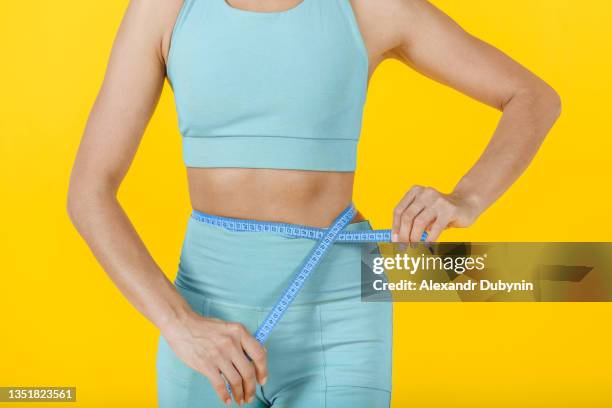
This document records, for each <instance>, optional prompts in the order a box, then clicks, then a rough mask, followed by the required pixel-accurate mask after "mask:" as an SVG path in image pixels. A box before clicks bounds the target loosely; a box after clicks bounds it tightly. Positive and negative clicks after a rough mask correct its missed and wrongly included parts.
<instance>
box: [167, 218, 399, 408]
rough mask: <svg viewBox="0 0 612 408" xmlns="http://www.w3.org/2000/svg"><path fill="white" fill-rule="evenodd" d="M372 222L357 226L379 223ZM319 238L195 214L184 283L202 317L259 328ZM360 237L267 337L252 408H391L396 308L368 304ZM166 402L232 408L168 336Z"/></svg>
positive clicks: (312, 281) (336, 251)
mask: <svg viewBox="0 0 612 408" xmlns="http://www.w3.org/2000/svg"><path fill="white" fill-rule="evenodd" d="M369 229H371V227H370V225H369V223H368V222H367V221H364V222H359V223H355V224H350V225H349V226H348V227H347V228H346V230H347V231H358V230H369ZM315 244H316V242H315V241H312V240H309V239H304V238H288V237H284V236H282V235H277V234H275V233H267V232H233V231H229V230H226V229H223V228H222V227H217V226H212V225H208V224H204V223H201V222H198V221H196V220H194V219H190V220H189V224H188V226H187V233H186V236H185V241H184V243H183V249H182V253H181V259H180V265H179V273H178V275H177V278H176V280H175V284H176V287H177V289H178V290H179V292H180V293H181V294H182V296H183V297H184V298H185V299H186V300H187V302H188V303H189V304H190V305H191V307H192V308H193V309H194V310H195V311H196V312H198V313H200V314H201V315H202V316H206V317H213V318H218V319H222V320H226V321H233V322H240V323H242V324H243V325H245V326H246V327H247V329H248V330H249V331H251V332H254V331H255V330H256V329H257V327H258V326H259V324H260V323H261V322H262V320H263V319H264V318H265V317H266V315H267V312H268V311H269V310H270V308H271V307H272V306H273V304H274V302H275V301H276V299H277V298H278V296H279V294H280V293H282V291H283V289H284V288H285V287H286V286H287V285H288V284H289V283H290V282H291V279H292V277H293V274H294V272H295V270H296V269H297V268H298V267H299V266H300V264H301V262H302V260H303V259H304V258H305V257H306V256H307V255H308V252H309V251H310V249H311V248H312V247H313V246H314V245H315ZM361 250H362V246H361V245H360V244H335V245H334V246H333V247H332V248H331V249H330V251H329V253H328V254H327V255H326V257H325V259H324V260H323V262H322V263H321V265H320V266H319V267H318V268H317V270H316V271H315V272H314V273H313V275H312V276H311V277H310V278H309V280H308V281H307V282H306V284H305V285H304V287H303V289H302V291H301V292H300V294H299V295H298V296H297V298H296V300H295V302H294V303H293V304H292V305H291V307H290V308H289V310H288V311H287V313H286V314H285V316H284V317H283V319H282V320H281V321H280V323H279V324H278V326H276V328H275V329H274V331H273V332H272V334H271V336H270V338H269V340H268V341H267V343H266V348H267V350H268V369H269V374H268V381H267V382H266V384H265V386H263V387H262V386H258V387H257V398H256V399H255V401H254V402H253V403H251V404H245V405H243V406H244V407H257V408H259V407H274V408H324V407H329V408H349V407H351V408H360V407H363V408H379V407H380V408H382V407H385V408H388V407H389V404H390V398H391V335H392V305H391V303H389V302H372V303H370V302H362V301H361ZM157 379H158V400H159V407H160V408H195V407H198V408H215V407H225V405H224V404H223V403H222V402H221V400H220V399H219V398H218V396H217V394H216V393H215V391H214V389H213V388H212V386H211V385H210V383H209V382H208V380H207V379H206V377H204V376H203V375H201V374H200V373H198V372H196V371H194V370H192V369H191V368H189V367H188V366H187V365H185V364H184V363H183V362H182V361H181V360H180V359H179V358H178V357H177V356H176V355H175V354H174V352H173V351H172V350H171V349H170V347H169V346H168V344H167V342H166V341H165V339H164V338H163V337H160V339H159V348H158V356H157Z"/></svg>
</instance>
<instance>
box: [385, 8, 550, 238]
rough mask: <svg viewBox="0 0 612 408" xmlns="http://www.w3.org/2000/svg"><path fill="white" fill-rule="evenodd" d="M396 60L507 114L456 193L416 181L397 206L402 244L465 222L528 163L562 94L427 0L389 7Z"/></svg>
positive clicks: (396, 234) (397, 232)
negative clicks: (423, 233)
mask: <svg viewBox="0 0 612 408" xmlns="http://www.w3.org/2000/svg"><path fill="white" fill-rule="evenodd" d="M384 13H385V14H386V16H387V17H386V18H385V19H386V20H387V24H388V25H387V27H388V30H389V31H390V32H391V36H392V44H393V46H392V47H389V49H388V51H387V53H386V57H391V58H396V59H398V60H400V61H402V62H404V63H406V64H407V65H409V66H411V67H412V68H414V69H415V70H417V71H418V72H420V73H422V74H424V75H426V76H428V77H430V78H432V79H434V80H436V81H438V82H440V83H443V84H446V85H448V86H450V87H452V88H454V89H456V90H458V91H460V92H462V93H464V94H465V95H468V96H470V97H472V98H474V99H476V100H478V101H481V102H483V103H485V104H487V105H489V106H492V107H494V108H496V109H499V110H501V111H502V112H503V115H502V118H501V120H500V122H499V125H498V126H497V129H496V130H495V133H494V135H493V137H492V138H491V141H490V143H489V144H488V146H487V148H486V149H485V151H484V153H483V154H482V156H481V157H480V159H479V160H478V161H477V163H476V164H475V165H474V166H473V167H472V168H471V170H470V171H469V172H468V173H467V174H465V175H464V176H463V178H462V179H461V180H460V181H459V183H458V184H457V186H456V187H455V189H454V191H453V192H452V193H450V194H443V193H440V192H438V191H437V190H435V189H433V188H425V187H421V186H415V187H413V188H412V189H410V190H409V191H408V192H407V193H406V195H405V196H404V197H403V198H402V200H401V201H400V203H399V204H398V205H397V207H396V209H395V212H394V217H393V231H394V237H395V240H396V241H401V242H418V240H419V237H420V236H421V234H422V232H423V231H424V230H425V229H428V230H429V240H430V241H435V240H437V238H438V237H439V235H440V233H441V232H442V231H443V230H444V229H445V228H447V227H466V226H469V225H471V224H472V223H473V222H474V221H475V220H476V219H477V218H478V216H479V215H480V214H481V213H482V212H483V211H484V210H485V209H486V208H488V207H489V206H490V205H491V204H492V203H493V202H495V201H496V200H497V199H498V198H499V197H500V195H501V194H503V193H504V192H505V191H506V190H507V189H508V188H509V187H510V186H511V185H512V183H514V181H515V180H516V179H517V178H518V177H519V176H520V175H521V174H522V172H523V171H524V170H525V169H526V168H527V166H528V165H529V163H530V162H531V160H532V159H533V157H534V155H535V154H536V152H537V150H538V149H539V147H540V145H541V143H542V141H543V140H544V138H545V136H546V134H547V133H548V131H549V130H550V128H551V127H552V125H553V124H554V122H555V120H556V119H557V117H558V116H559V114H560V111H561V102H560V99H559V96H558V95H557V93H556V92H555V91H554V90H553V89H552V88H551V87H550V86H548V85H547V84H546V83H545V82H544V81H542V80H541V79H540V78H538V77H537V76H535V75H534V74H533V73H531V72H530V71H529V70H527V69H526V68H524V67H522V66H521V65H520V64H518V63H517V62H515V61H514V60H512V59H511V58H510V57H508V56H507V55H505V54H504V53H502V52H501V51H499V50H498V49H496V48H494V47H492V46H491V45H489V44H487V43H485V42H483V41H481V40H479V39H477V38H475V37H473V36H472V35H470V34H469V33H467V32H465V31H464V30H463V29H462V28H461V27H459V26H458V25H457V24H456V23H455V22H454V21H453V20H451V19H450V18H449V17H448V16H446V15H445V14H444V13H442V12H441V11H440V10H438V9H437V8H435V7H434V6H433V5H432V4H430V3H429V2H428V1H426V0H387V2H386V7H385V10H384Z"/></svg>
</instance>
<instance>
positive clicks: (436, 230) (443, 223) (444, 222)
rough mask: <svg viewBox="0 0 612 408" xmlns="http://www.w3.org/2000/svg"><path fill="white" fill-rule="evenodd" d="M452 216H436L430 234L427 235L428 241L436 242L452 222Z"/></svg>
mask: <svg viewBox="0 0 612 408" xmlns="http://www.w3.org/2000/svg"><path fill="white" fill-rule="evenodd" d="M450 219H451V218H450V217H449V216H448V215H444V214H440V215H438V217H437V218H436V220H435V222H434V223H433V224H432V226H431V228H430V229H429V235H428V236H427V242H436V241H437V240H438V238H439V237H440V234H442V231H444V230H445V229H446V228H447V227H448V224H449V222H450Z"/></svg>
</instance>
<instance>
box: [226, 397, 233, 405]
mask: <svg viewBox="0 0 612 408" xmlns="http://www.w3.org/2000/svg"><path fill="white" fill-rule="evenodd" d="M225 405H228V406H229V405H232V399H231V398H228V399H226V400H225Z"/></svg>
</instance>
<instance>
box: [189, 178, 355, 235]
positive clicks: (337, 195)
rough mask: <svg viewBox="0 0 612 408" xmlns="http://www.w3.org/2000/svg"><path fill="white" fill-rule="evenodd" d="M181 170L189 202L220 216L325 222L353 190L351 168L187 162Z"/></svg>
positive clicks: (313, 223) (323, 224) (345, 203)
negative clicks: (329, 169) (212, 165)
mask: <svg viewBox="0 0 612 408" xmlns="http://www.w3.org/2000/svg"><path fill="white" fill-rule="evenodd" d="M187 176H188V179H189V193H190V197H191V205H192V207H193V208H194V209H195V210H198V211H201V212H203V213H207V214H214V215H219V216H223V217H233V218H242V219H252V220H260V221H271V222H286V223H291V224H301V225H309V226H313V227H327V226H329V225H330V224H331V223H332V222H333V220H334V219H335V218H336V217H337V216H338V215H339V214H340V213H341V212H342V210H344V209H345V208H346V207H347V206H348V205H349V204H350V203H351V201H352V196H353V181H354V173H352V172H327V171H303V170H279V169H246V168H245V169H242V168H194V167H188V168H187ZM364 219H365V218H364V217H363V215H362V214H361V213H359V212H357V215H356V216H355V218H354V219H353V221H352V222H353V223H354V222H359V221H363V220H364Z"/></svg>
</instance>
